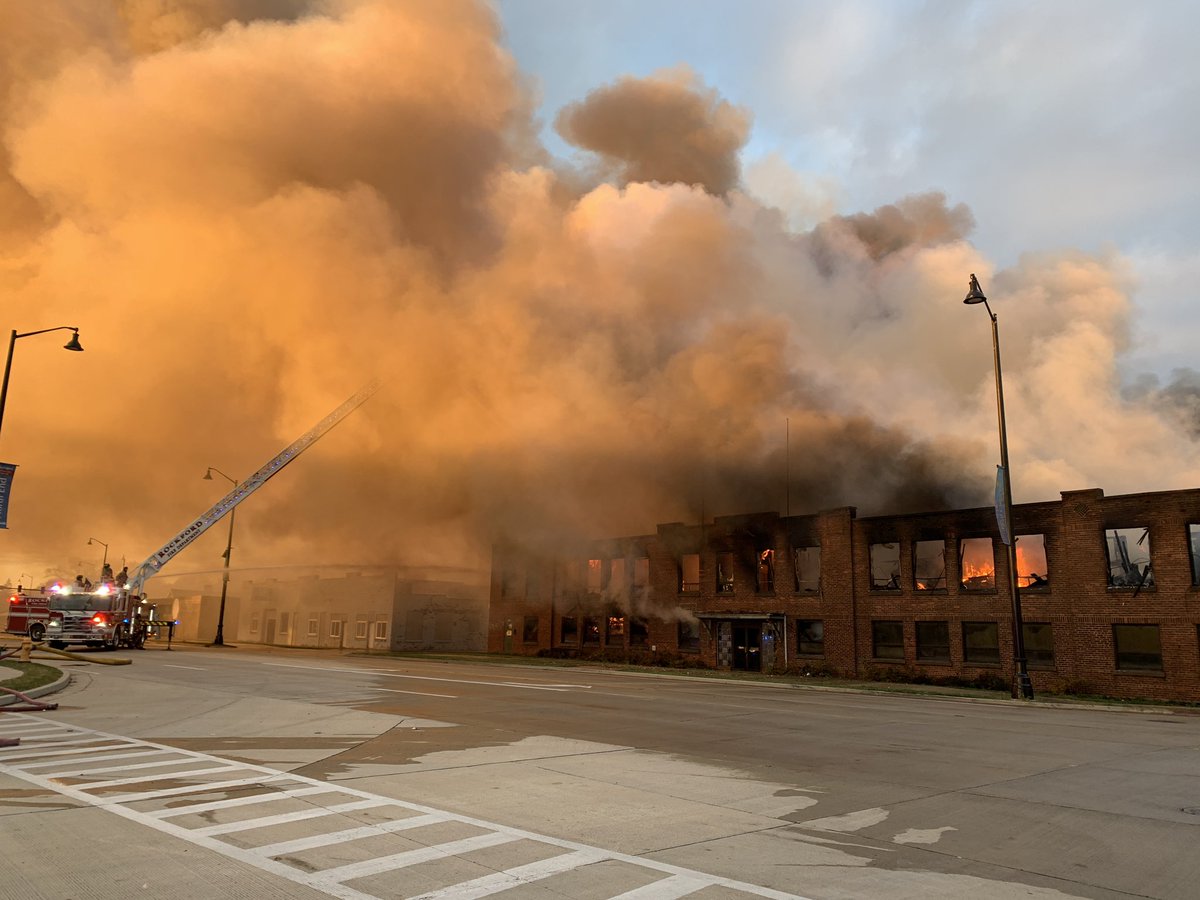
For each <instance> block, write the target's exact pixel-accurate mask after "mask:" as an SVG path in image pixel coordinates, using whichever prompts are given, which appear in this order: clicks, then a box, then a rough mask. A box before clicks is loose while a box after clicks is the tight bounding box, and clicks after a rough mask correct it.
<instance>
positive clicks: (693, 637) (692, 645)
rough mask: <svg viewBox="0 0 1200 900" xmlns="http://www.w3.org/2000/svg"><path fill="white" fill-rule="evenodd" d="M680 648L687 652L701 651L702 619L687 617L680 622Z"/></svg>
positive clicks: (678, 636)
mask: <svg viewBox="0 0 1200 900" xmlns="http://www.w3.org/2000/svg"><path fill="white" fill-rule="evenodd" d="M677 639H678V641H679V649H680V650H682V651H683V652H685V653H699V652H700V620H699V619H685V620H683V621H681V622H680V623H679V629H678V635H677Z"/></svg>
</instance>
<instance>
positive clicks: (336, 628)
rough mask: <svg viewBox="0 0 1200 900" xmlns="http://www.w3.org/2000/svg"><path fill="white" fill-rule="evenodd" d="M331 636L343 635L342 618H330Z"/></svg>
mask: <svg viewBox="0 0 1200 900" xmlns="http://www.w3.org/2000/svg"><path fill="white" fill-rule="evenodd" d="M329 636H330V637H341V636H342V620H341V619H330V620H329Z"/></svg>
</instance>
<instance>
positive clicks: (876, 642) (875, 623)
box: [871, 619, 908, 662]
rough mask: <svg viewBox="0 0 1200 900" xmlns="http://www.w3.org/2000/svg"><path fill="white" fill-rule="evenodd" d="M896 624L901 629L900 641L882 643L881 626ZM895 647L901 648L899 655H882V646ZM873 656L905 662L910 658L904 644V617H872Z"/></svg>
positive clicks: (874, 657)
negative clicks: (880, 651)
mask: <svg viewBox="0 0 1200 900" xmlns="http://www.w3.org/2000/svg"><path fill="white" fill-rule="evenodd" d="M885 625H886V626H896V627H898V628H899V631H900V642H899V643H898V644H897V643H895V642H893V641H889V642H888V643H882V642H881V641H880V632H879V629H880V627H881V626H885ZM881 647H882V648H888V649H894V648H899V650H900V654H899V656H881V655H880V653H879V650H880V648H881ZM871 658H872V659H878V660H884V661H887V662H905V661H906V660H907V659H908V654H907V651H906V649H905V646H904V621H903V620H902V619H872V620H871Z"/></svg>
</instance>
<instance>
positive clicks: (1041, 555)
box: [1017, 534, 1050, 588]
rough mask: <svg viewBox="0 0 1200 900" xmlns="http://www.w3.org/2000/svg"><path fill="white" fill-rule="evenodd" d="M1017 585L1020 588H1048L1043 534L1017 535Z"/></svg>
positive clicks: (1044, 537) (1048, 576) (1047, 569)
mask: <svg viewBox="0 0 1200 900" xmlns="http://www.w3.org/2000/svg"><path fill="white" fill-rule="evenodd" d="M1017 584H1018V585H1019V586H1020V587H1022V588H1042V587H1049V586H1050V567H1049V565H1048V564H1047V562H1046V536H1045V535H1044V534H1018V535H1017Z"/></svg>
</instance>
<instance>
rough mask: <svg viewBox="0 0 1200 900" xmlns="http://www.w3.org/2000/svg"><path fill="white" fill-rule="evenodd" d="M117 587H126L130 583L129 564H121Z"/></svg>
mask: <svg viewBox="0 0 1200 900" xmlns="http://www.w3.org/2000/svg"><path fill="white" fill-rule="evenodd" d="M116 582H117V587H125V585H127V584H128V583H129V566H121V571H120V572H118V573H117V578H116Z"/></svg>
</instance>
